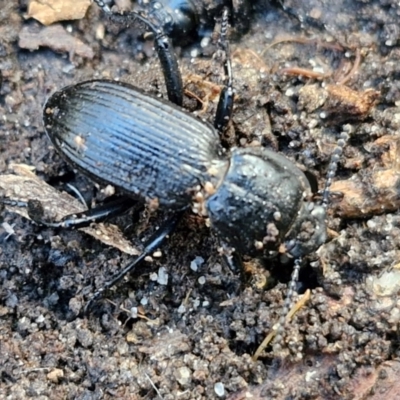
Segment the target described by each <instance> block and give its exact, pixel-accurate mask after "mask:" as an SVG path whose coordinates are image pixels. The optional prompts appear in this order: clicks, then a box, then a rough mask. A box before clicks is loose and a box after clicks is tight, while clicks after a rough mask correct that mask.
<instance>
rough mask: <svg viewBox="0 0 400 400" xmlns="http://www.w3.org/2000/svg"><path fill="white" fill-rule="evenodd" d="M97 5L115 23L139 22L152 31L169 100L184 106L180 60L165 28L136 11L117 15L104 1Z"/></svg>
mask: <svg viewBox="0 0 400 400" xmlns="http://www.w3.org/2000/svg"><path fill="white" fill-rule="evenodd" d="M95 3H96V4H97V5H98V6H99V7H100V8H101V9H102V10H103V12H104V13H105V14H106V15H107V16H108V17H109V18H110V20H111V21H113V22H116V23H119V24H126V23H128V24H129V23H132V22H134V21H137V20H138V21H140V22H142V23H143V24H144V25H145V26H146V27H147V28H149V29H150V30H151V31H152V33H153V35H154V42H155V48H156V51H157V55H158V58H159V60H160V63H161V68H162V71H163V74H164V80H165V85H166V87H167V93H168V99H169V100H170V101H171V102H172V103H175V104H177V105H178V106H182V103H183V84H182V75H181V71H180V70H179V65H178V59H177V57H176V54H175V51H174V48H173V46H172V42H171V40H170V38H169V37H168V36H167V35H166V34H165V32H164V30H163V28H162V27H161V26H157V25H155V24H153V23H152V22H151V21H149V19H147V18H145V17H143V16H142V15H141V14H139V13H137V12H135V11H131V12H129V13H125V14H116V13H113V12H112V11H111V9H110V7H108V5H107V4H105V2H104V1H101V0H95Z"/></svg>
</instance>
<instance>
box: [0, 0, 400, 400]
mask: <svg viewBox="0 0 400 400" xmlns="http://www.w3.org/2000/svg"><path fill="white" fill-rule="evenodd" d="M234 3H235V2H234ZM236 3H240V2H236ZM253 3H254V8H255V9H254V12H253V15H252V19H251V25H250V29H249V30H248V31H247V32H245V33H243V32H234V34H233V35H232V41H231V50H232V60H233V74H234V86H235V91H236V103H235V108H234V114H233V119H232V124H231V127H230V129H229V130H228V133H227V134H225V135H224V137H223V138H222V141H223V143H224V145H225V146H226V147H228V146H242V147H243V146H260V145H261V146H266V147H269V148H272V149H274V150H276V151H279V152H281V153H282V154H285V156H286V157H288V158H290V159H291V160H292V161H294V162H295V163H297V165H299V166H300V167H301V168H303V169H304V170H307V171H309V172H310V173H311V174H312V176H314V177H315V178H316V180H317V181H318V186H319V188H323V186H324V184H325V182H326V179H327V170H328V169H329V168H328V165H329V160H330V157H331V155H332V152H334V151H335V148H336V149H337V143H338V139H339V137H340V134H341V132H342V131H343V129H344V128H343V126H345V125H349V124H350V126H351V130H352V133H351V136H350V139H349V141H348V143H347V144H346V145H345V147H344V150H343V156H342V158H341V161H340V163H339V167H338V170H337V172H336V175H335V177H334V178H333V180H334V184H333V186H332V193H331V195H330V207H329V212H328V217H329V218H328V225H329V239H328V241H327V243H326V244H325V245H323V246H322V247H321V248H320V249H319V250H318V252H317V253H316V254H311V255H310V256H308V257H307V258H305V259H304V260H303V264H304V265H303V268H302V270H301V274H300V280H299V284H298V286H297V290H298V292H299V296H300V294H302V293H304V292H305V291H306V290H307V289H310V290H311V297H310V300H309V301H308V302H307V303H306V304H305V305H304V306H303V307H302V308H300V309H299V310H298V311H297V312H296V313H295V316H294V317H293V318H292V319H291V320H290V322H288V323H287V324H286V326H285V329H284V331H283V334H282V338H280V340H279V341H278V342H273V343H272V345H270V346H268V347H267V348H266V350H265V351H264V352H263V353H262V356H261V357H259V358H258V360H256V361H253V359H252V356H253V354H254V353H255V351H256V349H257V348H258V346H259V345H260V344H261V342H262V341H263V340H264V338H265V337H266V336H267V334H268V333H269V332H270V331H271V329H272V327H273V326H274V324H275V323H276V322H277V321H278V319H279V317H280V316H281V315H282V307H283V303H284V299H285V295H286V289H287V284H288V281H289V279H290V273H291V269H292V263H290V262H289V263H283V262H281V260H272V261H271V260H269V261H265V260H259V261H258V262H255V261H254V260H250V261H249V260H247V261H248V262H247V263H246V265H247V267H248V269H250V270H251V272H252V273H251V274H249V275H250V276H249V277H247V279H243V277H241V275H240V274H239V273H234V272H232V271H231V270H230V269H229V268H228V266H227V265H225V263H224V262H223V261H222V259H221V257H220V256H219V253H218V249H219V246H220V245H219V242H218V238H216V237H215V236H214V235H213V234H212V232H211V231H210V229H209V228H208V227H207V226H206V224H205V222H204V220H202V219H201V218H200V217H197V216H194V215H193V214H191V213H190V212H187V214H186V215H185V216H184V218H183V220H182V221H181V222H180V224H179V226H178V227H177V229H176V231H175V233H174V235H172V236H171V237H170V238H169V239H168V242H167V243H166V244H165V245H164V246H163V247H162V249H161V254H160V253H159V252H158V254H155V255H154V256H153V257H152V258H151V260H148V261H146V262H144V263H143V264H142V266H141V268H140V271H137V272H136V273H135V274H132V275H130V276H128V277H127V278H126V279H125V280H124V281H123V282H121V283H120V284H118V285H117V287H114V288H112V289H111V290H109V291H107V292H106V293H105V294H104V296H103V298H102V299H100V300H99V301H98V302H96V304H95V307H94V308H93V310H92V311H91V312H90V313H89V315H87V316H82V313H81V311H82V308H83V307H84V305H85V303H86V302H87V301H88V300H89V299H90V297H91V296H92V295H93V293H94V292H95V291H96V290H98V289H99V288H101V287H102V285H103V284H104V282H105V281H107V279H108V278H109V277H110V276H111V275H112V274H113V273H115V272H116V271H118V270H119V269H120V268H121V267H122V266H124V265H125V264H126V263H128V262H129V260H131V259H132V255H129V254H126V253H124V252H121V251H120V250H119V249H117V248H115V247H113V246H109V245H106V244H104V243H103V242H101V241H99V240H97V239H94V238H93V237H91V236H89V235H87V234H86V233H84V232H82V231H78V230H67V229H51V228H46V227H43V226H39V225H36V224H34V223H32V221H29V220H28V219H27V218H24V217H21V216H19V215H17V214H16V213H15V212H14V211H13V210H10V209H8V208H7V209H5V210H3V212H2V214H1V220H0V222H1V227H0V243H1V247H0V288H1V289H0V290H1V291H0V295H1V303H0V373H1V377H0V399H24V398H37V399H85V400H88V399H109V398H118V399H164V400H167V399H183V400H184V399H220V398H222V399H230V400H234V399H235V400H238V399H248V398H251V399H382V398H385V399H387V400H389V399H396V398H399V397H400V386H399V381H398V378H397V377H398V374H399V369H400V362H399V356H400V350H399V322H400V300H398V299H397V294H398V292H399V289H400V271H399V267H400V263H399V253H400V216H399V214H398V212H397V209H398V204H399V201H400V191H399V188H400V185H399V183H400V181H399V177H400V171H399V157H400V154H399V151H400V148H399V143H400V142H399V136H398V132H399V128H400V117H399V116H400V81H399V80H398V79H397V78H398V77H399V76H400V62H399V61H400V60H399V59H400V47H399V45H400V30H399V28H398V18H399V14H400V5H399V3H398V2H397V1H394V0H375V1H373V0H370V1H366V0H340V1H335V2H332V1H325V0H319V1H317V0H315V1H309V0H307V1H306V0H292V1H290V0H289V1H283V2H269V1H266V0H264V1H262V0H260V1H258V2H253ZM282 3H283V7H282ZM207 4H208V2H207V1H204V6H205V7H207ZM27 6H28V4H27V2H26V1H23V0H22V1H20V2H17V1H15V0H14V1H9V2H6V4H3V5H2V7H1V9H0V70H1V72H2V75H3V85H2V88H1V92H0V173H1V174H3V175H4V174H10V173H12V172H10V171H11V170H12V164H25V165H29V166H32V167H34V171H35V173H36V175H37V176H38V177H39V178H40V179H41V180H42V181H43V185H45V182H46V183H47V184H50V185H51V186H53V187H55V188H56V189H57V190H59V191H68V190H69V192H70V194H72V195H74V192H73V191H71V190H70V189H68V186H67V184H69V185H73V186H74V187H76V188H77V189H78V190H79V192H80V193H82V195H83V197H84V198H85V200H86V201H87V202H88V203H89V204H95V203H98V202H99V201H101V200H102V199H103V198H104V197H105V194H104V190H103V192H102V189H104V188H102V187H101V185H99V184H96V183H94V182H93V181H91V180H90V179H87V178H85V177H83V176H82V175H81V174H79V173H77V172H76V171H74V169H73V168H72V167H71V166H70V165H68V164H67V163H66V162H65V161H63V159H62V158H61V157H60V156H59V155H58V154H57V153H56V152H55V150H54V148H53V147H52V146H51V144H50V142H49V140H48V138H47V137H46V134H45V131H44V127H43V122H42V110H43V105H44V103H45V101H46V98H47V97H48V96H49V95H50V94H51V93H53V92H54V91H56V90H57V89H60V88H62V87H64V86H66V85H71V84H74V83H77V82H80V81H84V80H88V79H94V78H97V79H99V78H108V79H119V80H122V81H125V82H128V83H132V84H134V85H136V86H139V87H141V88H143V89H144V90H146V91H147V92H149V93H153V94H156V95H160V96H164V97H165V96H166V94H165V86H164V80H163V76H162V74H161V71H160V66H159V63H158V60H157V57H156V55H155V54H154V52H153V49H152V42H151V40H146V41H145V40H143V35H142V33H143V30H142V27H141V26H134V27H131V28H126V27H119V26H115V25H113V24H111V23H110V22H109V21H107V19H106V18H105V16H104V15H103V14H102V13H101V12H100V10H99V9H98V8H97V7H96V6H95V5H92V6H91V7H90V9H89V10H88V12H87V14H86V16H85V18H83V19H81V20H77V21H66V22H65V21H64V22H58V23H57V24H56V25H51V26H49V27H43V26H42V25H41V24H40V23H39V22H37V21H35V20H34V19H32V18H27V15H26V13H27ZM177 51H178V54H179V60H180V66H181V70H182V74H183V79H184V82H185V85H186V96H185V100H184V107H185V108H188V109H190V110H191V111H193V112H194V113H197V114H200V115H201V116H202V117H203V118H205V119H207V120H209V121H210V122H212V121H213V115H214V114H215V109H216V101H217V98H218V93H219V91H220V89H221V85H222V83H223V68H222V63H221V60H220V59H219V58H218V57H213V56H212V55H213V54H214V52H215V46H212V45H210V46H208V47H205V48H201V47H199V40H194V42H193V43H192V44H189V45H187V46H185V47H184V48H177ZM199 53H203V54H200V55H198V56H196V57H194V55H195V54H199ZM101 117H102V116H99V118H101ZM345 129H349V127H348V126H347V127H346V128H345ZM0 189H3V190H4V188H0ZM21 191H22V192H21V198H26V197H29V193H27V192H24V189H23V188H22V189H21ZM74 196H75V195H74ZM318 197H319V196H318V195H316V198H317V200H318ZM133 204H134V201H133ZM131 215H132V218H127V217H126V216H125V217H121V218H117V219H116V220H115V221H113V222H114V223H116V224H117V225H118V226H119V227H120V229H121V230H122V231H123V233H124V235H125V236H127V237H128V238H130V240H131V241H132V244H133V246H135V247H137V248H139V249H140V248H141V247H142V244H143V241H144V240H145V239H146V238H147V237H149V235H151V233H152V232H154V231H155V229H157V227H158V226H160V224H161V223H162V221H163V220H164V219H165V218H166V217H167V215H166V213H156V214H150V215H148V214H146V213H144V214H143V212H142V210H141V209H140V208H139V209H138V208H136V209H135V211H134V212H132V213H131Z"/></svg>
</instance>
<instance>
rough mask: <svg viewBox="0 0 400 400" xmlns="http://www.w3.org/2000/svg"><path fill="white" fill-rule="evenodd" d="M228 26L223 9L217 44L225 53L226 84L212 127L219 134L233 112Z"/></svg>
mask: <svg viewBox="0 0 400 400" xmlns="http://www.w3.org/2000/svg"><path fill="white" fill-rule="evenodd" d="M228 24H229V12H228V8H227V7H225V8H224V11H223V14H222V22H221V34H220V38H219V41H218V44H219V46H220V47H221V49H222V50H223V51H224V53H225V62H224V72H225V81H226V82H225V86H224V88H223V89H222V90H221V94H220V96H219V100H218V107H217V113H216V115H215V120H214V127H215V128H216V129H218V130H219V131H220V132H223V131H224V130H225V129H226V127H227V125H228V123H229V121H230V120H231V116H232V111H233V98H234V91H233V76H232V62H231V54H230V49H229V42H228V39H227V32H228Z"/></svg>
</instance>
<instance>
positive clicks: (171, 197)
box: [27, 2, 340, 310]
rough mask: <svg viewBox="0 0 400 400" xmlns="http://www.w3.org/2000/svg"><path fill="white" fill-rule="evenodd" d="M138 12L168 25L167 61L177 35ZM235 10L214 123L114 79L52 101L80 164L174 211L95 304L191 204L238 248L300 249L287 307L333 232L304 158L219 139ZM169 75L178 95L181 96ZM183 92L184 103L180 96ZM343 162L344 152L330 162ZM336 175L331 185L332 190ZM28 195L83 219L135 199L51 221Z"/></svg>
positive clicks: (52, 126) (47, 114) (249, 251)
mask: <svg viewBox="0 0 400 400" xmlns="http://www.w3.org/2000/svg"><path fill="white" fill-rule="evenodd" d="M98 3H100V2H98ZM106 9H107V8H106ZM108 10H109V9H108ZM110 12H111V11H110ZM136 17H137V18H139V19H141V20H142V21H143V22H144V23H146V24H147V25H148V26H150V27H151V28H152V29H153V30H154V32H155V33H157V34H158V33H159V37H158V39H157V38H156V46H159V47H160V49H161V50H160V51H158V53H159V56H160V58H161V59H162V58H163V57H165V59H167V61H168V59H169V56H170V55H171V56H172V55H174V53H173V49H172V47H169V42H168V37H167V36H166V35H165V34H164V33H163V32H161V33H160V32H159V30H158V28H157V29H156V28H155V27H154V26H153V25H152V24H151V23H150V22H149V21H147V19H145V18H144V17H141V16H140V15H139V14H137V15H136ZM227 18H228V13H227V10H225V11H224V13H223V19H222V24H221V41H220V44H221V46H222V48H223V50H224V51H225V53H226V60H225V63H224V68H225V74H226V78H227V84H226V87H225V88H224V90H223V91H222V92H221V97H220V102H219V104H218V108H217V116H216V118H215V123H214V127H213V126H212V125H210V124H208V123H206V122H204V121H202V120H200V119H198V118H196V117H194V116H193V115H192V114H190V113H189V112H187V111H185V110H184V109H182V108H181V107H179V106H177V105H175V104H172V103H171V102H167V101H165V100H162V99H159V98H156V97H153V96H150V95H148V94H145V93H143V92H142V91H141V90H139V89H137V88H135V87H134V86H131V85H128V84H126V83H120V82H114V81H107V80H93V81H87V82H82V83H79V84H77V85H72V86H68V87H66V88H64V89H61V90H60V91H58V92H56V93H55V94H53V95H52V96H51V97H50V98H49V99H48V101H47V102H46V105H45V107H44V115H43V118H44V125H45V129H46V132H47V134H48V136H49V138H50V140H51V141H52V143H53V144H54V146H55V147H56V149H57V150H58V151H59V152H60V154H61V155H62V156H64V157H65V158H66V159H67V160H68V161H69V162H70V163H71V165H73V166H74V167H76V168H77V169H79V170H80V171H81V172H82V173H84V174H86V175H88V176H89V177H92V178H93V179H94V180H97V181H101V182H103V183H109V184H111V185H113V186H115V187H116V188H117V189H120V190H121V191H122V192H125V194H127V195H128V196H130V197H134V198H139V199H141V200H143V201H147V202H149V203H150V204H151V205H152V206H153V207H154V205H155V204H156V205H157V206H159V207H160V208H163V209H165V210H170V211H173V214H174V216H173V217H172V218H171V219H170V220H169V221H167V223H166V224H165V225H164V226H162V227H161V228H160V229H159V230H158V231H157V232H156V233H155V235H154V236H153V237H152V238H150V240H149V241H148V242H147V244H146V245H145V249H144V251H143V253H142V254H141V255H140V256H139V257H138V258H136V259H135V260H134V261H132V262H131V263H129V264H128V265H127V266H126V267H125V268H124V269H123V270H122V271H120V272H119V273H118V274H117V275H116V276H114V277H112V278H111V279H110V280H109V281H107V282H106V284H105V285H104V287H103V288H102V289H100V290H99V291H97V292H96V293H95V294H94V296H93V297H92V299H91V300H90V301H89V303H88V304H87V306H86V310H88V309H89V306H90V304H91V303H92V302H93V300H95V299H96V298H97V297H99V296H100V294H101V293H102V292H103V291H104V290H105V289H108V288H110V287H111V286H113V285H114V284H115V283H117V282H118V281H119V280H120V279H122V277H123V276H125V274H126V273H128V272H129V271H130V270H132V269H133V268H134V267H135V266H136V265H137V264H138V263H139V262H140V261H141V260H143V259H144V258H145V257H146V256H147V255H149V254H151V253H152V252H153V251H154V250H155V249H157V248H158V247H159V246H160V244H161V243H162V241H163V240H164V238H165V237H166V236H167V235H168V234H169V233H171V232H172V230H173V229H174V227H175V225H176V223H177V222H178V221H179V219H180V216H181V215H182V213H183V212H184V211H185V210H186V209H188V208H190V207H191V208H192V210H193V211H194V212H196V213H199V214H202V215H204V216H205V217H207V218H208V219H209V223H210V226H211V228H212V229H213V230H214V231H215V232H216V233H217V235H218V236H219V237H220V239H221V240H222V241H223V242H224V243H225V244H227V245H229V247H230V249H231V250H232V249H234V250H235V251H236V252H237V253H239V254H245V255H249V256H252V257H262V258H269V257H273V256H276V255H277V254H279V253H286V254H288V255H290V256H292V257H294V258H295V259H296V261H295V269H294V271H293V275H292V276H293V278H292V281H291V285H290V287H289V294H288V298H287V305H286V307H285V308H287V307H288V304H289V303H290V297H291V294H292V292H293V291H294V285H295V280H296V279H297V275H298V270H299V268H300V262H301V259H302V257H303V256H306V255H308V254H310V253H311V252H313V251H315V250H316V249H318V248H319V247H320V245H321V244H323V243H324V242H325V240H326V222H325V218H326V201H323V202H322V204H321V205H317V204H315V203H313V202H312V197H313V193H312V190H311V185H310V183H309V181H308V180H307V177H306V175H305V174H304V173H303V172H302V171H301V170H300V169H299V168H298V167H297V166H296V165H295V164H293V163H292V162H291V161H289V160H288V159H287V158H285V157H284V156H282V155H280V154H277V153H275V152H273V151H270V150H268V149H266V148H262V147H258V148H255V147H250V148H242V149H239V148H234V149H232V150H231V151H230V152H227V151H226V150H224V149H223V148H222V146H221V145H220V143H219V135H218V131H217V128H218V130H222V129H223V128H224V126H225V125H226V124H227V122H228V120H229V117H230V114H231V111H232V102H233V89H232V73H231V64H230V57H229V47H228V43H227V41H226V30H227V24H228V22H227ZM166 44H168V46H166V47H165V46H164V45H166ZM167 64H168V63H166V64H165V65H164V64H163V69H164V74H165V75H166V78H167V75H168V74H172V75H174V76H175V77H176V78H177V79H181V77H180V73H179V69H176V70H173V71H171V69H170V70H168V69H167V68H166V66H167ZM166 80H167V89H168V97H169V98H170V100H171V98H173V97H179V96H182V93H179V89H178V88H177V87H175V86H174V85H171V86H168V79H166ZM173 101H174V100H173ZM174 102H175V103H177V104H180V102H179V99H178V100H176V99H175V101H174ZM339 150H340V148H339ZM336 164H337V158H336V159H334V160H333V163H332V165H333V166H331V167H330V171H334V168H335V167H336ZM330 181H331V179H329V180H328V183H327V185H326V187H325V191H324V199H325V200H326V198H327V194H328V189H329V184H330V183H329V182H330ZM27 205H28V207H29V208H30V215H31V216H33V219H34V220H36V221H37V222H41V223H44V224H46V225H49V226H71V225H72V226H74V225H75V226H78V225H81V224H82V223H88V222H91V221H92V220H93V219H94V218H96V217H100V218H104V217H106V216H108V215H111V214H117V213H118V212H121V211H123V210H125V209H126V208H128V207H130V206H132V203H131V201H130V200H128V201H121V200H119V201H118V202H117V203H114V205H113V206H111V207H109V208H107V207H106V209H104V207H103V208H101V209H100V211H99V212H98V213H97V214H96V210H93V211H90V212H85V213H82V215H78V216H73V217H72V218H68V217H67V218H65V219H64V220H62V221H60V222H56V223H47V222H45V221H42V220H41V217H40V214H41V210H40V207H37V206H38V205H37V204H34V206H35V207H32V204H29V202H28V204H27ZM38 210H39V211H38ZM34 214H36V216H35V215H34Z"/></svg>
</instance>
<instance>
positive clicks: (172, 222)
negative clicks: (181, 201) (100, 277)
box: [83, 211, 184, 314]
mask: <svg viewBox="0 0 400 400" xmlns="http://www.w3.org/2000/svg"><path fill="white" fill-rule="evenodd" d="M183 213H184V211H180V212H179V213H177V214H175V215H174V216H172V217H171V218H169V219H168V220H167V221H166V222H165V223H164V224H163V225H162V226H161V228H160V229H159V230H158V231H157V232H155V233H154V235H153V236H151V237H150V239H149V240H148V241H147V243H146V245H145V247H144V250H143V253H142V254H140V255H139V256H138V257H137V258H136V259H134V260H133V261H131V262H130V263H128V265H126V266H125V267H124V268H123V269H122V270H121V271H119V272H117V273H116V274H115V275H114V276H112V277H111V278H110V279H109V280H108V281H106V282H105V284H104V286H103V287H102V288H100V289H99V290H98V291H97V292H96V293H95V294H94V295H93V296H92V297H91V299H90V300H89V301H88V302H87V303H86V305H85V308H84V311H83V312H84V314H87V313H88V312H89V311H90V309H91V308H92V305H93V303H94V302H96V301H97V300H98V299H99V297H101V296H102V294H103V292H105V291H106V290H108V289H110V288H111V287H113V286H114V285H116V284H117V283H118V282H120V281H121V280H122V279H123V278H124V276H126V275H127V274H129V273H130V272H132V271H133V270H134V269H135V268H136V267H137V266H138V265H139V264H140V262H141V261H143V260H144V259H145V258H146V257H147V256H149V255H150V254H152V253H153V252H154V251H155V250H157V249H158V248H159V247H160V246H161V245H162V243H163V242H164V240H165V239H166V238H167V236H168V235H170V233H171V232H173V230H174V229H175V227H176V225H177V224H178V222H179V221H180V220H181V218H182V215H183Z"/></svg>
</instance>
